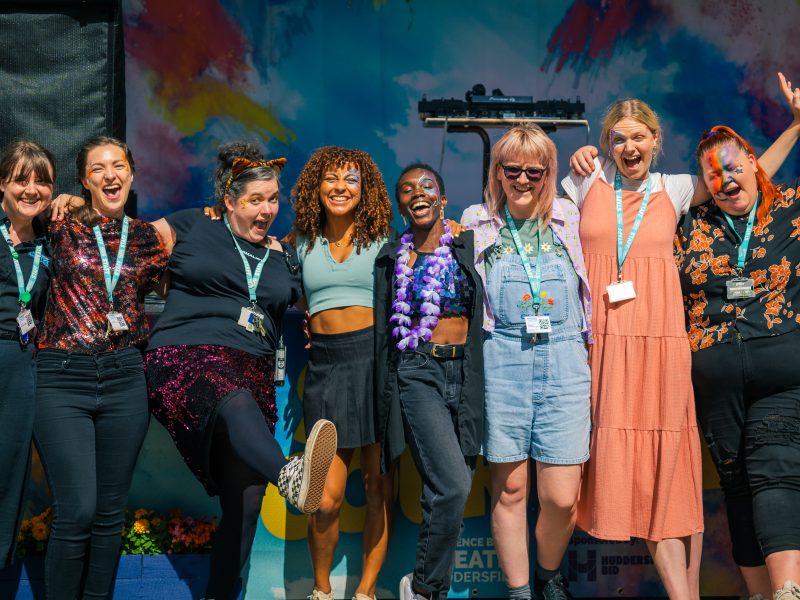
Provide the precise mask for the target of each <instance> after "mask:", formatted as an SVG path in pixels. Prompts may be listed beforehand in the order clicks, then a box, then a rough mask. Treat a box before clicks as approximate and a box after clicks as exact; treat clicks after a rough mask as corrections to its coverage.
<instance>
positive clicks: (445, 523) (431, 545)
mask: <svg viewBox="0 0 800 600" xmlns="http://www.w3.org/2000/svg"><path fill="white" fill-rule="evenodd" d="M462 362H463V359H461V358H457V359H450V360H440V359H436V358H433V357H431V355H430V353H428V352H420V351H412V350H406V351H404V352H403V353H402V354H401V355H400V362H399V364H398V369H397V379H398V386H399V388H400V405H401V407H402V411H403V424H404V425H405V432H406V440H408V444H409V447H410V449H411V456H412V457H413V459H414V464H415V465H416V466H417V470H418V471H419V474H420V476H421V477H422V497H421V498H420V503H421V504H422V524H421V525H420V531H419V539H418V541H417V552H416V566H415V567H414V587H415V588H417V589H418V590H419V591H424V592H430V593H431V594H432V596H431V597H432V598H434V599H436V598H446V597H447V591H448V590H449V588H450V577H451V574H452V571H453V561H454V556H455V550H456V543H457V542H458V537H459V535H460V533H461V526H462V521H463V515H464V506H465V505H466V503H467V496H469V491H470V488H471V487H472V475H473V472H474V468H475V461H474V457H469V458H465V457H464V455H463V454H462V453H461V446H460V445H459V439H458V404H459V401H460V398H461V383H462V379H463V377H462Z"/></svg>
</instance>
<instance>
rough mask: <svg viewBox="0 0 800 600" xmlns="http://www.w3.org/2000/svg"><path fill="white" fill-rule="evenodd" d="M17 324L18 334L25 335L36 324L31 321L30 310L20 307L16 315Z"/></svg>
mask: <svg viewBox="0 0 800 600" xmlns="http://www.w3.org/2000/svg"><path fill="white" fill-rule="evenodd" d="M17 325H18V326H19V333H20V335H25V334H26V333H28V332H29V331H30V330H31V329H33V328H34V327H35V326H36V324H35V323H34V322H33V315H32V314H31V311H30V310H28V309H27V308H21V309H20V311H19V314H18V315H17Z"/></svg>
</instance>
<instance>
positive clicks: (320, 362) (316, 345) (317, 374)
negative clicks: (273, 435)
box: [303, 327, 378, 448]
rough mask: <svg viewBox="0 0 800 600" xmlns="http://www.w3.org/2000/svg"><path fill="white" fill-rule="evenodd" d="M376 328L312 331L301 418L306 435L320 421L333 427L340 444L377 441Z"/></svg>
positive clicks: (348, 446)
mask: <svg viewBox="0 0 800 600" xmlns="http://www.w3.org/2000/svg"><path fill="white" fill-rule="evenodd" d="M374 344H375V329H374V328H373V327H367V328H366V329H359V330H358V331H349V332H347V333H336V334H325V335H323V334H313V335H312V336H311V351H310V352H309V357H308V370H307V371H306V382H305V391H304V393H303V417H304V421H305V427H306V433H308V432H309V431H311V428H312V427H313V426H314V423H316V422H317V421H318V420H320V419H328V420H329V421H333V423H334V424H335V425H336V431H337V435H338V440H339V444H338V445H339V448H361V447H363V446H369V445H370V444H374V443H375V442H376V441H377V439H378V438H377V435H376V431H377V428H376V426H375V389H374V380H373V374H374V371H375V348H374Z"/></svg>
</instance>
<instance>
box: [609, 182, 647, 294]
mask: <svg viewBox="0 0 800 600" xmlns="http://www.w3.org/2000/svg"><path fill="white" fill-rule="evenodd" d="M614 194H615V196H616V201H617V268H618V275H619V280H620V281H622V263H624V262H625V257H627V256H628V251H629V250H630V249H631V246H632V245H633V239H634V238H635V237H636V234H637V233H638V232H639V226H640V225H641V224H642V219H644V211H645V210H647V204H648V203H649V202H650V175H649V174H648V176H647V185H645V188H644V198H643V199H642V205H641V206H640V207H639V212H638V213H637V214H636V220H635V221H634V222H633V227H631V231H630V233H628V239H627V240H626V241H625V246H624V247H623V245H622V227H623V225H624V224H623V222H622V176H621V175H620V174H619V171H617V172H616V174H615V175H614Z"/></svg>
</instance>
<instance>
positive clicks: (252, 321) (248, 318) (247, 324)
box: [237, 306, 256, 333]
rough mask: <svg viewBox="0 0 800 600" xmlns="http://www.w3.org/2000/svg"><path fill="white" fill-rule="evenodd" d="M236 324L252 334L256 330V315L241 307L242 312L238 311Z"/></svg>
mask: <svg viewBox="0 0 800 600" xmlns="http://www.w3.org/2000/svg"><path fill="white" fill-rule="evenodd" d="M237 322H238V323H239V325H241V326H242V327H244V328H245V329H246V330H247V331H249V332H250V333H253V331H255V329H256V315H255V314H254V313H253V311H252V310H251V309H249V308H248V307H246V306H243V307H242V310H241V311H239V320H238V321H237Z"/></svg>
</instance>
